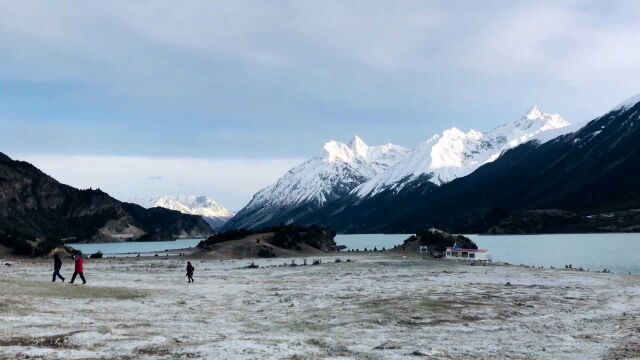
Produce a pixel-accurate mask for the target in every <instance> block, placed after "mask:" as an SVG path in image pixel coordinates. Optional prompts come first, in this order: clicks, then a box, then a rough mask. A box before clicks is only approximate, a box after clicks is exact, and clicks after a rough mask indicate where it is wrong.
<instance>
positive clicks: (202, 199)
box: [132, 195, 235, 230]
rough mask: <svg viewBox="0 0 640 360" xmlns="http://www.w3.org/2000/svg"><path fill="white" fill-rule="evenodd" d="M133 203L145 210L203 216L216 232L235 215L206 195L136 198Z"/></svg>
mask: <svg viewBox="0 0 640 360" xmlns="http://www.w3.org/2000/svg"><path fill="white" fill-rule="evenodd" d="M132 202H133V203H136V204H139V205H141V206H143V207H145V208H153V207H162V208H165V209H170V210H175V211H179V212H181V213H183V214H190V215H198V216H201V217H202V218H203V219H204V220H205V221H206V222H207V223H208V224H209V226H211V228H213V229H214V230H215V229H218V228H220V227H221V226H222V225H224V223H226V222H227V221H228V220H229V219H230V218H232V217H233V215H235V213H234V212H232V211H229V210H227V209H226V208H225V207H224V206H222V205H220V204H219V203H218V202H216V201H215V200H213V199H210V198H209V197H207V196H204V195H198V196H196V195H157V196H152V197H146V198H143V197H136V198H134V199H133V200H132Z"/></svg>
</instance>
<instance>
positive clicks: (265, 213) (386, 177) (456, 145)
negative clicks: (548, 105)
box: [224, 106, 576, 232]
mask: <svg viewBox="0 0 640 360" xmlns="http://www.w3.org/2000/svg"><path fill="white" fill-rule="evenodd" d="M575 129H576V127H575V126H571V125H570V124H569V122H567V121H566V120H564V119H563V118H562V117H561V116H560V115H557V114H547V113H544V112H542V111H541V110H540V109H539V108H538V107H537V106H534V107H533V108H532V109H531V110H529V111H528V112H527V113H526V114H525V115H524V116H522V117H521V118H519V119H517V120H515V121H513V122H510V123H505V124H502V125H499V126H497V127H495V128H494V129H492V130H490V131H487V132H480V131H476V130H469V131H467V132H464V131H461V130H459V129H457V128H451V129H448V130H445V131H444V132H443V133H442V134H437V135H435V136H432V137H431V138H429V139H427V140H425V141H424V142H422V143H420V144H418V146H416V147H415V148H414V149H413V150H412V151H409V150H407V149H404V148H402V147H400V146H397V145H392V144H388V145H384V146H377V147H368V146H367V145H366V144H365V143H364V142H363V141H362V140H361V139H360V138H358V137H356V138H354V140H352V141H351V143H349V144H348V145H345V144H342V143H338V142H335V141H330V142H328V143H327V144H325V146H324V152H322V153H320V154H318V155H316V156H315V157H313V158H312V159H310V160H308V161H306V162H305V163H303V164H301V165H299V166H297V167H295V168H293V169H291V170H290V171H289V172H288V173H287V174H285V175H284V176H283V177H282V178H280V179H279V180H278V182H277V183H276V184H274V185H272V186H270V187H267V188H265V189H263V190H261V191H259V192H258V193H257V194H256V195H254V197H253V199H252V200H251V202H250V203H249V204H248V205H247V206H246V207H245V208H244V209H242V210H241V211H240V212H238V214H237V215H236V216H235V217H234V218H232V219H231V220H230V221H229V222H228V223H227V224H226V225H225V226H224V229H234V228H260V227H264V226H274V225H278V224H289V223H296V224H307V225H310V224H316V223H317V224H326V225H329V226H333V227H334V228H335V229H337V230H339V231H356V232H370V231H382V229H384V230H385V231H391V232H394V231H397V230H396V229H395V228H394V227H393V226H391V227H386V225H385V222H386V221H385V220H386V219H385V216H388V217H389V218H393V217H394V216H395V215H396V214H400V213H402V214H404V213H405V212H407V211H411V210H410V207H408V205H407V204H404V203H402V202H401V203H402V208H393V206H392V203H393V202H394V201H395V200H396V198H397V199H401V198H403V197H404V196H407V195H408V194H411V195H410V198H411V199H413V200H414V201H421V199H423V198H424V196H425V195H426V194H428V193H430V192H431V191H433V190H434V189H437V188H439V187H441V186H443V185H445V184H448V183H450V182H451V181H453V180H455V179H458V178H461V177H465V176H467V175H469V174H471V173H473V172H474V171H476V170H477V169H478V168H480V167H481V166H483V165H485V164H489V163H491V162H493V161H495V160H496V159H498V158H500V157H501V156H502V155H503V154H504V153H505V152H506V151H507V150H509V149H513V148H515V147H518V146H519V145H521V144H524V143H527V142H530V141H536V143H538V144H541V143H544V142H546V141H548V140H549V139H552V138H555V137H557V136H559V135H562V134H565V133H568V132H571V131H572V130H575ZM381 156H384V161H381V160H380V157H381ZM371 163H376V164H379V165H378V166H376V167H373V166H371ZM424 201H428V199H426V198H425V199H424ZM361 204H362V206H360V205H361ZM365 204H366V205H365ZM378 209H382V213H384V214H386V215H381V216H382V217H383V218H382V219H377V218H376V219H375V221H373V222H369V221H368V217H369V214H371V213H372V212H373V213H375V212H376V211H377V210H378ZM352 212H359V214H360V215H359V216H357V215H356V214H352ZM352 218H353V221H352V220H351V219H352ZM421 223H422V222H421ZM421 226H424V225H422V224H418V223H416V229H417V230H421V229H422V228H421ZM398 230H399V229H398Z"/></svg>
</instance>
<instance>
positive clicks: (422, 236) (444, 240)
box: [395, 228, 478, 256]
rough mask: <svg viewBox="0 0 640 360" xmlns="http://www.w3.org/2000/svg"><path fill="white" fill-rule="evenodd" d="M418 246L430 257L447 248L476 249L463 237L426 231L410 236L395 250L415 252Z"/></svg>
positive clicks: (433, 230)
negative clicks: (425, 248)
mask: <svg viewBox="0 0 640 360" xmlns="http://www.w3.org/2000/svg"><path fill="white" fill-rule="evenodd" d="M420 246H427V247H428V249H429V253H430V254H431V255H435V256H437V255H438V254H441V253H443V252H444V251H445V250H446V249H447V248H448V247H454V246H455V247H458V248H462V249H477V248H478V246H477V245H476V244H475V243H474V242H473V241H472V240H471V239H469V238H468V237H466V236H463V235H451V234H449V233H446V232H444V231H442V230H438V229H433V228H431V229H428V230H425V231H421V232H418V233H417V234H415V235H411V236H410V237H409V238H408V239H406V240H405V241H404V243H403V244H402V245H400V246H398V247H396V248H395V250H396V251H403V252H405V251H409V252H417V251H418V250H419V249H420Z"/></svg>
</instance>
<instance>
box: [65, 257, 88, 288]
mask: <svg viewBox="0 0 640 360" xmlns="http://www.w3.org/2000/svg"><path fill="white" fill-rule="evenodd" d="M78 275H80V279H82V283H83V284H86V283H87V280H85V279H84V260H83V259H82V256H80V255H76V264H75V271H74V272H73V276H72V277H71V282H70V283H69V284H73V282H74V281H75V280H76V276H78Z"/></svg>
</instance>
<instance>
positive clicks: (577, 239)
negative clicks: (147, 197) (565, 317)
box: [68, 234, 640, 274]
mask: <svg viewBox="0 0 640 360" xmlns="http://www.w3.org/2000/svg"><path fill="white" fill-rule="evenodd" d="M467 236H469V237H470V238H471V239H473V241H475V242H476V243H477V244H478V246H479V247H480V248H483V249H488V250H489V252H490V253H491V255H492V256H493V259H494V260H495V261H503V262H508V263H511V264H526V265H535V266H545V267H548V266H555V267H564V265H567V264H571V265H573V267H575V268H578V267H582V268H584V269H590V270H592V271H593V270H597V271H601V270H603V269H605V268H606V269H609V270H612V271H614V272H625V273H627V272H631V273H634V274H640V234H570V235H557V234H554V235H500V236H493V235H467ZM407 237H409V235H403V234H392V235H389V234H359V235H337V236H336V239H335V240H336V243H337V244H338V245H345V246H347V249H359V250H363V249H364V248H367V249H369V250H371V249H373V248H374V247H376V248H378V250H381V249H382V248H386V249H390V248H392V247H394V246H395V245H399V244H402V242H403V241H404V240H405V239H406V238H407ZM201 240H202V239H183V240H176V241H157V242H124V243H104V244H68V245H70V246H73V247H74V248H76V249H79V250H81V251H82V252H83V253H84V254H92V253H95V252H97V251H102V253H103V254H105V255H107V256H114V255H117V256H122V255H127V254H128V255H136V254H137V253H141V254H143V255H145V254H146V255H149V254H155V253H158V254H159V255H163V254H164V253H165V252H169V253H172V251H171V250H175V249H184V248H190V247H195V246H196V245H197V244H198V243H199V242H200V241H201ZM173 253H175V252H173Z"/></svg>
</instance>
